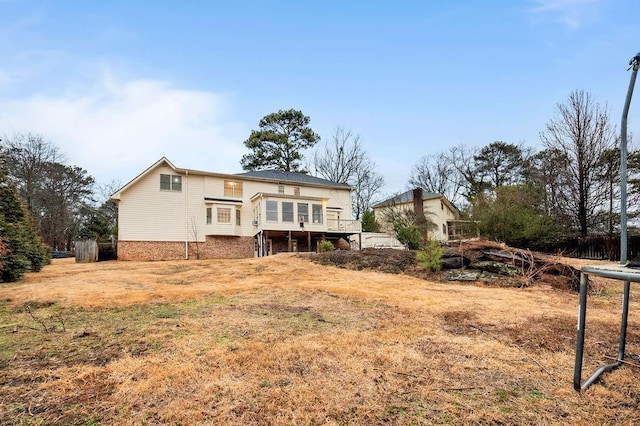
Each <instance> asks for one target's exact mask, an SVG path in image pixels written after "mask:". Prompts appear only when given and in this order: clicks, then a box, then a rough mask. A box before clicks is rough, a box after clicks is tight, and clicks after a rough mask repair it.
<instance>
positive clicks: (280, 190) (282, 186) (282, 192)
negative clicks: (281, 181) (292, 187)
mask: <svg viewBox="0 0 640 426" xmlns="http://www.w3.org/2000/svg"><path fill="white" fill-rule="evenodd" d="M278 194H284V185H278Z"/></svg>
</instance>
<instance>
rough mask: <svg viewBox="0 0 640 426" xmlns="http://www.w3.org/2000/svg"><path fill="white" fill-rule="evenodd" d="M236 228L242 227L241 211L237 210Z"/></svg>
mask: <svg viewBox="0 0 640 426" xmlns="http://www.w3.org/2000/svg"><path fill="white" fill-rule="evenodd" d="M236 226H240V210H236Z"/></svg>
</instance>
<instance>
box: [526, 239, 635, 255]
mask: <svg viewBox="0 0 640 426" xmlns="http://www.w3.org/2000/svg"><path fill="white" fill-rule="evenodd" d="M537 250H540V251H544V252H547V253H562V254H564V255H565V256H571V257H579V258H583V259H603V260H611V261H619V260H620V235H614V236H609V235H592V236H588V237H575V238H569V239H566V240H564V241H562V242H559V243H557V244H553V245H548V246H545V247H539V248H537ZM639 255H640V235H629V236H628V238H627V259H633V258H635V257H637V256H639Z"/></svg>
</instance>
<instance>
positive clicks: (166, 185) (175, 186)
mask: <svg viewBox="0 0 640 426" xmlns="http://www.w3.org/2000/svg"><path fill="white" fill-rule="evenodd" d="M160 190H162V191H182V176H179V175H163V174H161V175H160Z"/></svg>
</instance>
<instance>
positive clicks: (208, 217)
mask: <svg viewBox="0 0 640 426" xmlns="http://www.w3.org/2000/svg"><path fill="white" fill-rule="evenodd" d="M212 218H213V215H212V214H211V207H207V225H211V222H212Z"/></svg>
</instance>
